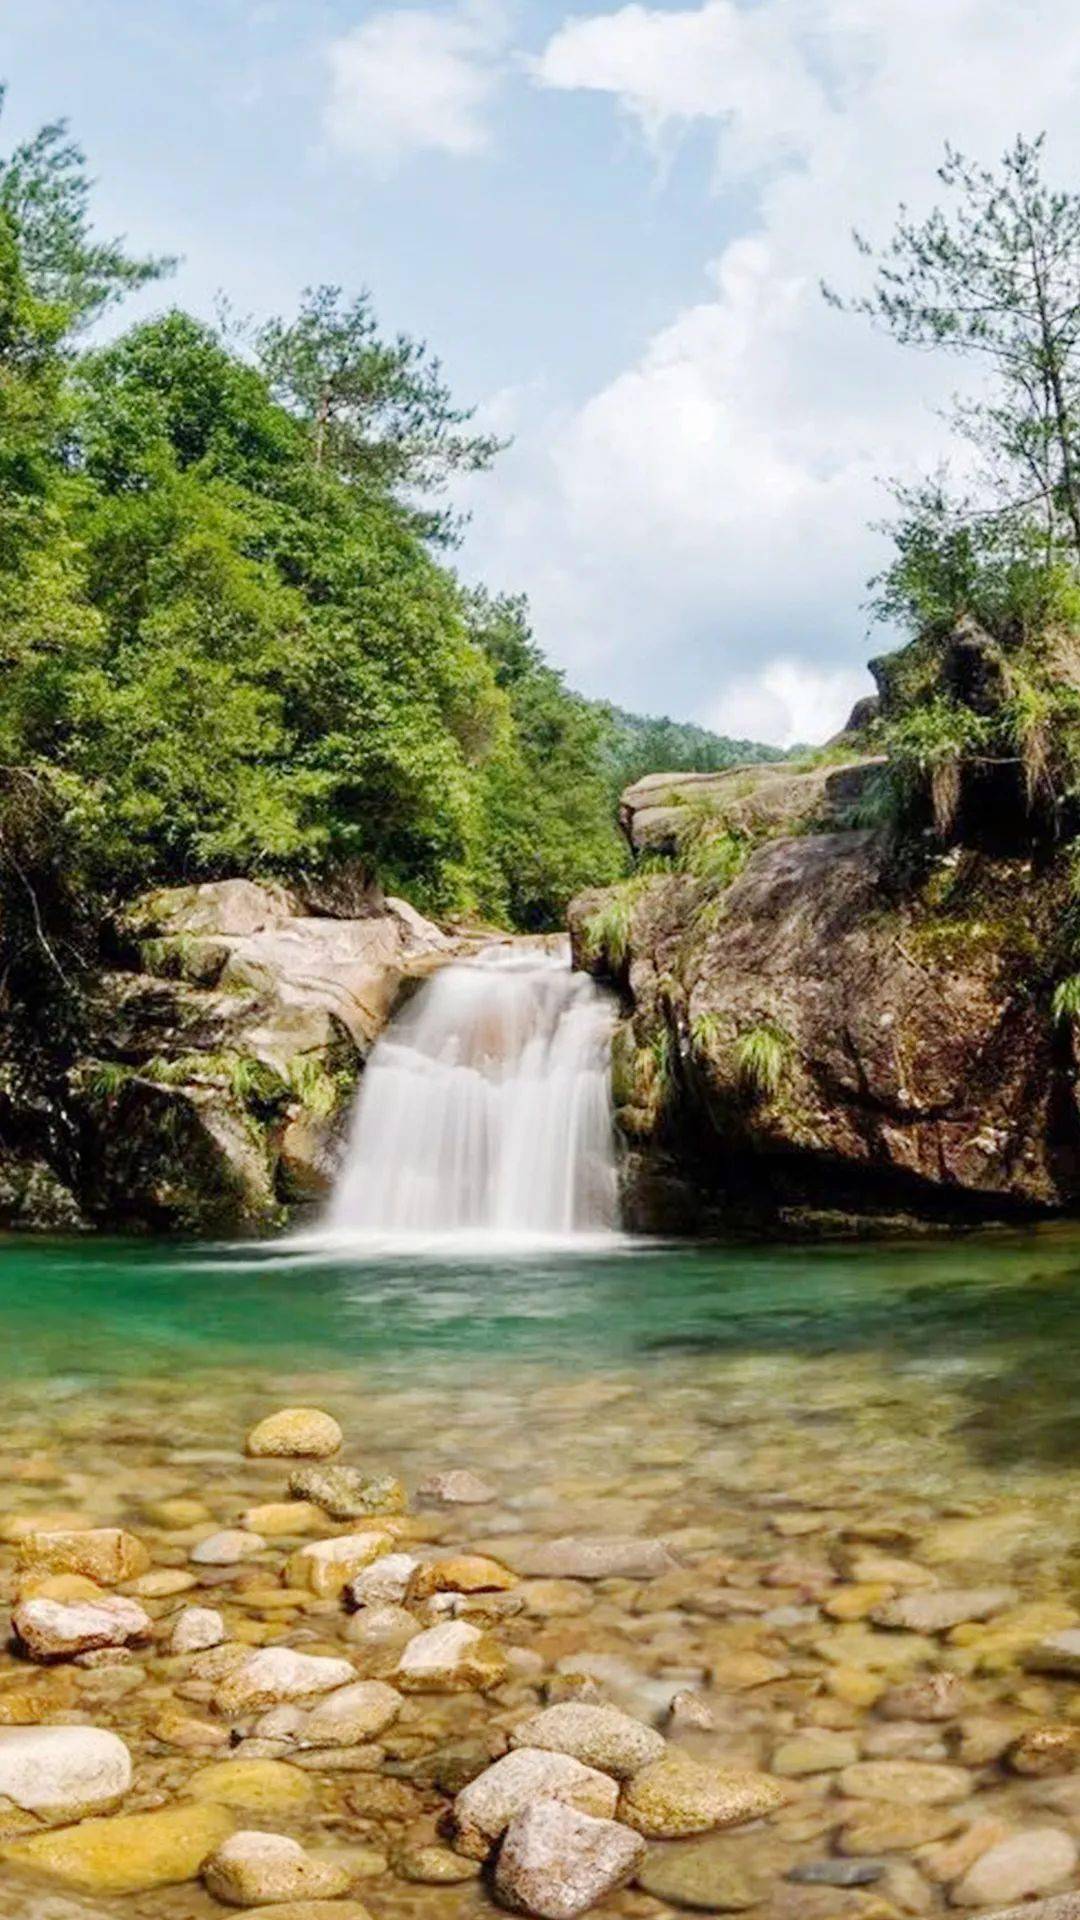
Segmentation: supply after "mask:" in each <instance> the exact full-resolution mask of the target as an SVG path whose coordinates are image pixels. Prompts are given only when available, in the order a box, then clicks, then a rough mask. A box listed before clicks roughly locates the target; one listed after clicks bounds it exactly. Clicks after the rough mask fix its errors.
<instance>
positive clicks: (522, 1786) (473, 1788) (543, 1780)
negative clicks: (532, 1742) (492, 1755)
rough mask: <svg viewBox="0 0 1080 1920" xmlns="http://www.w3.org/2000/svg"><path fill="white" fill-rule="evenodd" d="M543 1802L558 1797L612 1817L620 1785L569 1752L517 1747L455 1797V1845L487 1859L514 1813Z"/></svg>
mask: <svg viewBox="0 0 1080 1920" xmlns="http://www.w3.org/2000/svg"><path fill="white" fill-rule="evenodd" d="M538 1800H559V1801H562V1802H564V1803H565V1804H566V1805H567V1806H571V1807H573V1808H575V1809H576V1810H577V1812H579V1813H589V1814H593V1815H594V1816H595V1817H596V1818H598V1819H608V1820H610V1819H611V1818H612V1816H613V1815H614V1813H615V1806H616V1802H617V1800H618V1788H617V1786H616V1784H615V1782H614V1780H612V1779H611V1778H610V1777H609V1775H607V1774H606V1773H599V1772H598V1771H597V1770H596V1769H595V1768H594V1767H586V1766H582V1764H581V1762H580V1761H579V1760H573V1759H571V1757H570V1755H569V1754H566V1753H544V1752H540V1751H539V1750H538V1749H536V1748H533V1747H518V1748H517V1749H516V1750H515V1751H514V1752H513V1753H508V1754H506V1755H505V1756H504V1757H503V1759H501V1760H496V1762H495V1764H494V1766H491V1767H488V1768H487V1769H486V1771H485V1772H483V1773H481V1774H479V1775H478V1776H477V1778H476V1779H475V1780H471V1781H470V1782H469V1784H468V1786H466V1787H463V1788H462V1790H461V1792H460V1793H459V1794H458V1796H457V1798H456V1800H455V1801H454V1811H453V1831H454V1845H455V1847H456V1848H457V1849H458V1851H459V1852H461V1853H467V1854H469V1855H470V1856H471V1858H472V1859H474V1860H484V1859H486V1858H487V1856H488V1854H489V1853H490V1852H491V1851H492V1849H493V1848H494V1846H495V1845H496V1843H497V1841H498V1840H499V1839H500V1837H501V1835H502V1834H503V1833H505V1831H506V1829H507V1827H508V1826H509V1824H510V1822H511V1820H512V1819H513V1818H514V1815H515V1814H517V1813H520V1812H521V1811H522V1809H523V1808H525V1807H528V1806H531V1805H532V1804H533V1803H534V1802H535V1801H538Z"/></svg>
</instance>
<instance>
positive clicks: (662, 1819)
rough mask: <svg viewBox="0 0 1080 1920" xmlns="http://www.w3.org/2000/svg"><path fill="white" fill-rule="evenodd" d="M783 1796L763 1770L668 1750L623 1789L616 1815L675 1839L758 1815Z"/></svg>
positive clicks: (654, 1835)
mask: <svg viewBox="0 0 1080 1920" xmlns="http://www.w3.org/2000/svg"><path fill="white" fill-rule="evenodd" d="M787 1799H788V1791H787V1789H786V1788H785V1787H784V1786H782V1785H781V1783H780V1781H778V1780H773V1779H771V1778H770V1776H769V1775H768V1774H767V1773H757V1772H755V1771H754V1770H753V1769H752V1768H749V1767H717V1766H709V1765H707V1764H705V1763H704V1762H702V1761H700V1760H692V1759H691V1758H690V1757H689V1756H688V1755H687V1754H684V1753H680V1752H677V1751H675V1750H674V1749H673V1750H672V1751H671V1752H669V1753H666V1754H664V1755H663V1757H662V1758H661V1759H659V1760H654V1761H653V1762H652V1763H651V1764H650V1765H649V1766H647V1767H644V1768H643V1769H642V1771H641V1772H640V1773H637V1774H635V1775H634V1777H633V1779H632V1780H631V1781H630V1782H629V1784H628V1785H627V1786H625V1787H624V1788H623V1791H622V1794H621V1796H620V1798H619V1818H620V1820H625V1822H626V1824H627V1825H628V1826H631V1827H635V1828H636V1829H637V1831H638V1832H639V1833H643V1834H645V1835H646V1837H647V1838H648V1839H650V1840H677V1839H680V1838H681V1837H682V1836H683V1835H686V1834H694V1833H707V1832H708V1830H709V1828H710V1827H733V1826H738V1825H740V1824H741V1822H743V1821H744V1820H759V1819H761V1817H762V1816H763V1815H764V1814H768V1813H775V1812H776V1810H777V1808H778V1807H782V1806H784V1805H785V1804H786V1802H787Z"/></svg>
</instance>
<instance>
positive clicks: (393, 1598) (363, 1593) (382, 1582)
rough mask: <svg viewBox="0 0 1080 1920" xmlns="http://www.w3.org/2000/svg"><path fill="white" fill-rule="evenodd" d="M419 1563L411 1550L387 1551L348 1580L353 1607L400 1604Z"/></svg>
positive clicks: (349, 1595)
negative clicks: (379, 1558) (408, 1551)
mask: <svg viewBox="0 0 1080 1920" xmlns="http://www.w3.org/2000/svg"><path fill="white" fill-rule="evenodd" d="M419 1565H420V1562H419V1560H416V1559H414V1558H413V1555H412V1554H411V1553H388V1554H385V1555H384V1556H383V1558H382V1559H381V1560H376V1561H375V1562H374V1563H373V1564H372V1565H371V1566H370V1567H365V1568H364V1570H363V1572H362V1573H358V1574H357V1575H356V1577H355V1579H353V1580H351V1581H350V1582H349V1586H348V1590H347V1591H348V1597H349V1599H350V1600H351V1601H352V1604H353V1606H354V1607H385V1606H400V1604H401V1602H402V1601H403V1600H404V1598H405V1595H406V1594H407V1592H408V1590H409V1582H410V1580H411V1579H412V1576H413V1574H414V1573H415V1572H416V1569H417V1567H418V1566H419Z"/></svg>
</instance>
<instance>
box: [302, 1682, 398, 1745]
mask: <svg viewBox="0 0 1080 1920" xmlns="http://www.w3.org/2000/svg"><path fill="white" fill-rule="evenodd" d="M402 1705H403V1701H402V1698H401V1695H400V1693H398V1692H397V1691H396V1689H395V1688H394V1687H390V1686H387V1684H386V1682H385V1681H383V1680H354V1681H353V1682H351V1684H350V1685H349V1686H347V1687H340V1688H337V1689H335V1691H334V1692H333V1693H328V1694H326V1695H325V1696H324V1697H323V1699H321V1700H320V1701H319V1703H318V1705H317V1706H315V1707H312V1709H311V1711H310V1713H308V1714H305V1716H304V1720H303V1724H302V1726H301V1727H300V1729H299V1731H298V1734H297V1738H298V1739H299V1740H300V1741H301V1742H302V1743H303V1745H304V1746H306V1747H335V1746H340V1747H352V1746H359V1745H360V1744H361V1743H362V1742H363V1741H367V1740H372V1739H374V1738H375V1737H376V1736H377V1735H378V1734H380V1733H383V1732H384V1731H385V1729H386V1728H387V1727H389V1726H391V1725H392V1724H393V1722H394V1721H395V1720H396V1719H397V1717H398V1714H399V1713H400V1712H401V1709H402Z"/></svg>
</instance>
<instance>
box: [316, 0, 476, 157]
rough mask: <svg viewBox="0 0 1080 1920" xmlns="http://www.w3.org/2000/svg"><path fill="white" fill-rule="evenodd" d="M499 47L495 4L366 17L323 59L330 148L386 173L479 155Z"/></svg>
mask: <svg viewBox="0 0 1080 1920" xmlns="http://www.w3.org/2000/svg"><path fill="white" fill-rule="evenodd" d="M504 39H505V26H504V21H503V16H502V12H501V8H500V7H499V6H498V4H497V0H462V4H461V5H459V6H445V7H441V8H439V9H435V8H430V9H429V8H426V7H387V8H385V9H384V10H383V11H381V12H378V13H373V14H371V16H370V17H369V18H368V19H367V20H365V21H364V23H363V24H362V25H361V26H358V27H354V28H353V29H352V31H351V32H349V33H346V34H343V35H342V36H341V37H340V38H339V39H337V40H333V41H331V43H330V45H329V46H328V48H327V50H326V51H327V61H328V64H329V68H330V92H329V96H328V99H327V102H326V108H325V114H324V127H325V131H326V134H327V137H328V138H329V140H330V142H331V144H332V145H333V146H334V147H336V148H337V149H338V150H339V151H340V152H343V153H350V154H355V155H357V156H359V158H361V159H363V160H366V161H368V162H370V163H372V164H374V165H375V166H378V167H383V168H387V167H391V166H394V165H396V164H397V163H398V162H400V161H402V160H404V159H407V158H408V157H409V156H410V155H412V154H415V153H421V152H437V153H448V154H454V155H457V156H467V155H470V154H476V153H482V152H483V151H484V149H485V148H486V147H487V146H488V144H489V138H490V133H489V126H488V108H489V106H490V104H491V101H492V97H493V95H494V93H495V90H496V88H497V85H498V81H499V70H500V55H501V53H502V50H503V46H504Z"/></svg>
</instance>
